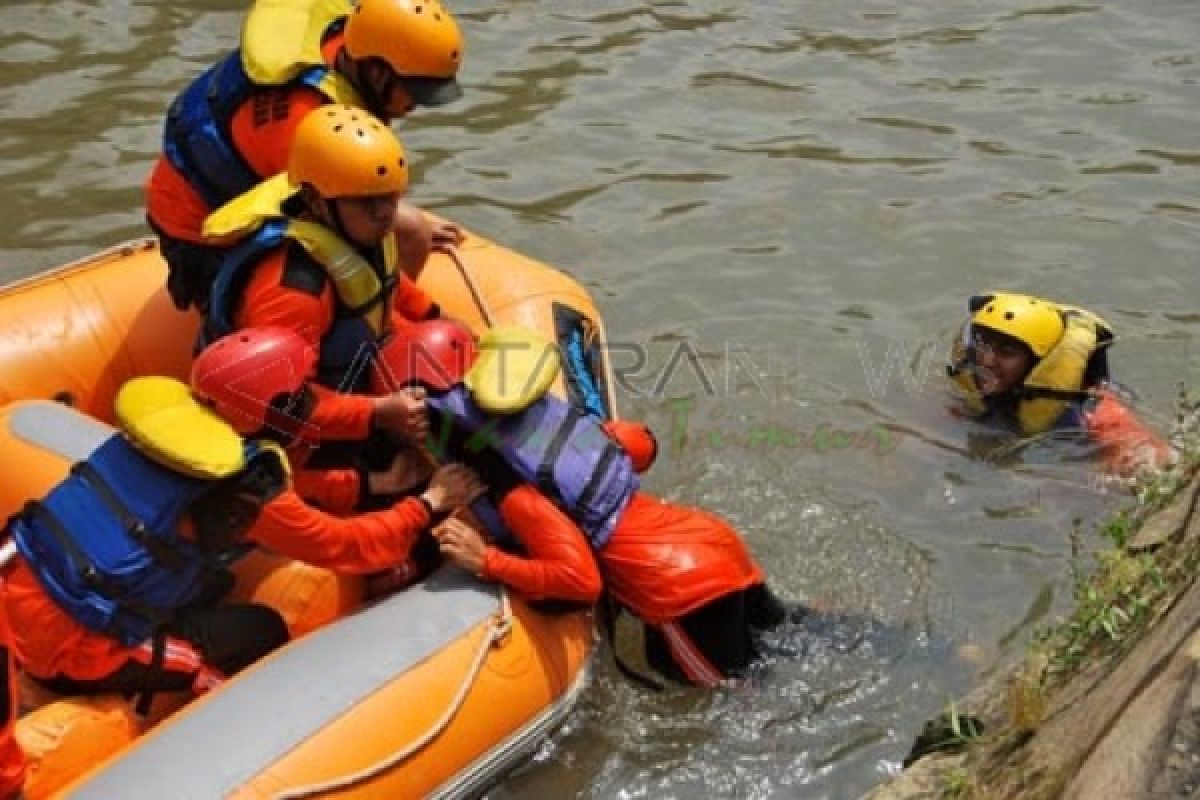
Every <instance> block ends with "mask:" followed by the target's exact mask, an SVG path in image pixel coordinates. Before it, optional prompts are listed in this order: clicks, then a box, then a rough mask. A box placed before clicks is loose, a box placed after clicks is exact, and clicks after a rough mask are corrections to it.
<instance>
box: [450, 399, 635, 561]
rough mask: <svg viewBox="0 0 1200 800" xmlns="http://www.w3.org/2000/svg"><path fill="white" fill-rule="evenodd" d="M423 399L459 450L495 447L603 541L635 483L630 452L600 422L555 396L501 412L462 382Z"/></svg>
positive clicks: (597, 543) (595, 545) (596, 541)
mask: <svg viewBox="0 0 1200 800" xmlns="http://www.w3.org/2000/svg"><path fill="white" fill-rule="evenodd" d="M427 402H428V404H429V407H430V409H432V410H433V411H435V412H438V413H440V414H443V415H445V417H447V418H448V419H449V420H450V421H451V422H452V423H453V424H454V425H455V426H456V427H457V428H458V429H459V430H460V431H461V432H463V433H465V434H466V436H465V443H464V445H463V447H464V449H465V451H466V452H465V453H460V454H457V455H459V456H460V457H462V456H465V457H466V459H467V461H468V464H469V461H470V453H471V452H472V451H474V452H479V451H480V450H483V449H484V448H489V449H491V450H492V451H493V452H495V453H497V454H499V455H500V457H501V458H502V459H503V460H504V462H505V463H507V464H508V465H509V466H510V467H511V468H512V469H513V471H514V472H516V474H517V475H518V476H519V477H520V478H521V479H522V480H524V481H526V482H528V483H531V484H533V485H534V486H536V487H537V488H538V490H539V491H541V492H543V493H544V494H545V495H546V496H547V497H549V498H550V499H551V500H552V501H554V503H555V504H556V505H557V506H558V507H559V508H561V509H562V510H563V513H565V514H566V515H567V516H568V517H570V518H571V521H573V522H574V523H575V524H576V525H578V526H579V527H580V528H581V529H582V530H583V533H584V535H585V536H586V537H587V540H588V542H589V544H591V546H592V549H593V550H599V549H601V548H602V547H604V545H605V544H606V543H607V542H608V537H609V536H611V535H612V531H613V528H614V527H616V524H617V520H618V519H620V516H621V512H622V511H624V510H625V506H626V505H628V504H629V500H630V498H631V497H633V493H634V492H636V491H637V490H638V488H639V486H640V483H639V481H638V477H637V473H636V472H634V469H633V462H632V461H631V460H630V458H629V455H628V454H627V453H626V452H625V451H624V450H623V449H622V448H621V447H620V446H618V445H617V444H616V443H615V442H613V440H612V439H610V438H609V436H608V434H606V433H605V432H604V429H603V428H601V427H600V423H599V421H597V420H596V419H595V418H594V417H591V416H588V415H587V414H584V413H582V412H580V411H578V410H576V409H575V408H573V407H572V406H571V405H570V404H568V403H566V402H564V401H562V400H560V399H558V398H557V397H554V396H552V395H549V394H547V395H544V396H542V397H541V398H540V399H538V400H537V401H536V402H534V403H533V404H531V405H530V406H529V407H528V408H526V409H525V410H524V411H521V412H518V413H516V414H506V415H499V414H489V413H487V412H485V411H483V410H482V409H480V408H479V406H477V405H476V404H475V401H474V400H473V399H472V397H471V394H470V392H469V391H468V390H467V389H466V387H464V386H462V385H461V384H459V385H458V386H455V387H454V388H453V389H451V390H450V391H448V392H445V393H444V394H437V395H434V394H431V395H430V396H429V398H428V400H427ZM436 427H437V426H436V425H435V426H434V428H435V430H436Z"/></svg>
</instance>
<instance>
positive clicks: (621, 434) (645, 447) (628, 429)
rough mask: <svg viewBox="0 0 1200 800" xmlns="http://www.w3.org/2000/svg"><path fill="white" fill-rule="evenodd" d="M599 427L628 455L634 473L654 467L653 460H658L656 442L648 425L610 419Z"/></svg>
mask: <svg viewBox="0 0 1200 800" xmlns="http://www.w3.org/2000/svg"><path fill="white" fill-rule="evenodd" d="M600 427H601V428H603V429H604V432H605V433H606V434H608V438H610V439H612V440H613V441H614V442H616V443H617V445H618V446H620V448H621V449H622V450H624V451H625V452H626V453H628V454H629V458H630V459H632V461H633V469H634V471H636V472H638V473H642V472H645V471H646V470H648V469H650V467H651V466H653V465H654V460H655V459H656V458H658V440H657V439H655V438H654V432H653V431H651V430H650V427H649V426H648V425H645V424H644V423H641V422H630V421H628V420H618V419H610V420H607V421H605V422H603V423H602V424H601V425H600Z"/></svg>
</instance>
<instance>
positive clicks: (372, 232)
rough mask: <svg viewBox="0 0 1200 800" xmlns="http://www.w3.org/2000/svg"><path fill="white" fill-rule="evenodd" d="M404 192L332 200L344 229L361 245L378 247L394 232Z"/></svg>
mask: <svg viewBox="0 0 1200 800" xmlns="http://www.w3.org/2000/svg"><path fill="white" fill-rule="evenodd" d="M402 197H403V193H401V192H391V193H389V194H376V195H370V196H367V197H343V198H340V199H338V200H333V201H331V202H332V203H333V204H335V205H336V207H337V215H338V219H339V220H340V221H341V224H342V233H343V234H345V236H346V238H347V239H349V240H350V241H351V242H352V243H353V244H355V245H357V246H358V247H374V246H375V245H377V244H379V243H380V242H382V241H383V238H384V237H385V236H387V235H388V234H389V233H391V231H392V228H393V226H394V224H395V218H396V209H397V208H398V207H399V206H400V200H401V198H402Z"/></svg>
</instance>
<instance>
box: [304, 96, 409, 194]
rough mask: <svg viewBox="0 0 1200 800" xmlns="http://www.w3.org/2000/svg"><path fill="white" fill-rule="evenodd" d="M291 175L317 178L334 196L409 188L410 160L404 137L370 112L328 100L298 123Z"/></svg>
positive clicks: (312, 181)
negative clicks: (393, 131) (400, 138)
mask: <svg viewBox="0 0 1200 800" xmlns="http://www.w3.org/2000/svg"><path fill="white" fill-rule="evenodd" d="M288 181H289V182H291V183H292V184H293V185H294V186H300V185H301V184H305V183H308V184H311V185H312V186H313V188H315V189H316V190H317V192H319V193H320V195H321V196H322V197H325V198H329V199H334V198H338V197H366V196H369V195H377V194H390V193H391V192H403V191H405V190H406V189H408V160H407V159H406V158H405V157H404V146H403V145H401V144H400V140H399V139H397V138H396V135H395V134H393V133H392V131H391V129H389V128H388V126H386V125H384V124H383V123H382V122H380V121H379V120H378V119H376V118H375V117H374V116H372V115H371V114H370V112H367V111H363V110H362V109H361V108H351V107H349V106H343V105H336V104H334V105H326V106H321V107H320V108H316V109H313V110H312V111H310V112H309V113H308V115H307V116H306V117H305V118H304V119H303V120H301V122H300V125H299V126H298V127H297V128H296V137H295V139H293V140H292V149H291V152H290V153H289V154H288Z"/></svg>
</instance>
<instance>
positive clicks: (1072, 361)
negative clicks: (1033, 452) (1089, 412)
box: [948, 306, 1112, 436]
mask: <svg viewBox="0 0 1200 800" xmlns="http://www.w3.org/2000/svg"><path fill="white" fill-rule="evenodd" d="M1060 309H1061V311H1062V312H1063V313H1064V315H1065V323H1066V324H1065V327H1064V330H1063V334H1062V336H1061V337H1060V338H1059V340H1058V342H1056V343H1055V345H1054V347H1053V348H1052V349H1051V350H1050V352H1048V353H1047V354H1046V355H1045V357H1044V358H1042V359H1041V360H1040V361H1038V363H1037V364H1036V365H1034V367H1033V369H1031V370H1030V371H1029V374H1028V375H1027V376H1025V381H1024V383H1022V384H1021V387H1020V389H1019V390H1018V392H1019V395H1020V399H1019V401H1018V403H1017V412H1016V416H1017V425H1018V427H1019V428H1020V432H1021V434H1022V435H1024V436H1033V435H1035V434H1039V433H1045V432H1046V431H1048V430H1050V429H1051V428H1053V427H1054V423H1055V422H1056V421H1057V420H1058V419H1059V417H1061V416H1062V414H1063V412H1064V411H1065V410H1066V408H1067V405H1068V404H1069V403H1071V402H1072V401H1073V400H1077V399H1078V395H1081V394H1082V393H1083V392H1084V386H1083V378H1084V375H1085V374H1086V372H1087V367H1088V363H1089V362H1090V361H1091V359H1092V357H1093V356H1094V355H1095V354H1096V353H1097V352H1098V351H1099V350H1100V349H1101V348H1103V347H1107V346H1108V345H1109V343H1110V342H1111V341H1112V329H1111V328H1110V327H1109V325H1108V323H1107V322H1105V321H1104V319H1103V318H1101V317H1100V316H1098V315H1097V314H1093V313H1092V312H1090V311H1087V310H1086V309H1082V308H1077V307H1074V306H1060ZM969 336H970V324H969V323H968V324H965V325H964V326H963V328H962V333H961V334H960V335H959V336H958V338H957V339H956V341H955V343H954V346H953V347H952V350H951V359H952V364H951V366H950V368H949V370H948V372H949V375H950V377H951V379H952V380H953V381H954V383H955V384H956V385H957V386H958V388H959V390H960V391H961V394H962V397H963V401H964V403H965V404H966V406H967V409H968V410H969V411H970V412H971V413H973V414H977V415H982V414H984V413H986V412H987V411H988V406H987V402H986V399H985V398H984V397H983V395H982V394H980V392H979V388H978V386H977V385H976V383H975V376H974V375H973V374H972V372H971V369H970V362H969V356H968V349H969V348H968V341H967V339H968V337H969Z"/></svg>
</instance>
